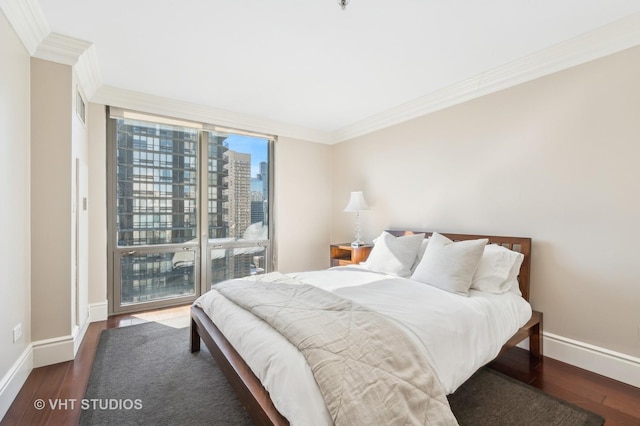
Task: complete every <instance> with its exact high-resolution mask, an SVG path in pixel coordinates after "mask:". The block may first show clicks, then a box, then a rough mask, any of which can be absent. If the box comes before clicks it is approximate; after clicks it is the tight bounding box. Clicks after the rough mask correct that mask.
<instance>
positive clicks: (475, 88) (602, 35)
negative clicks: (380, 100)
mask: <svg viewBox="0 0 640 426" xmlns="http://www.w3.org/2000/svg"><path fill="white" fill-rule="evenodd" d="M638 45H640V13H635V14H633V15H630V16H628V17H627V18H624V19H621V20H619V21H616V22H614V23H612V24H609V25H605V26H603V27H600V28H598V29H596V30H594V31H590V32H588V33H585V34H582V35H580V36H578V37H575V38H573V39H570V40H568V41H565V42H563V43H559V44H557V45H555V46H552V47H551V48H548V49H544V50H542V51H539V52H536V53H534V54H532V55H528V56H525V57H523V58H521V59H518V60H516V61H513V62H510V63H507V64H505V65H503V66H500V67H497V68H494V69H492V70H489V71H486V72H484V73H481V74H479V75H476V76H474V77H471V78H469V79H467V80H464V81H461V82H459V83H456V84H453V85H451V86H449V87H446V88H444V89H441V90H437V91H435V92H432V93H429V94H427V95H424V96H421V97H419V98H417V99H415V100H412V101H409V102H406V103H404V104H402V105H399V106H397V107H394V108H390V109H388V110H386V111H383V112H381V113H379V114H375V115H372V116H370V117H368V118H365V119H364V120H361V121H359V122H357V123H354V124H352V125H349V126H346V127H343V128H341V129H339V130H336V131H334V132H333V133H332V134H331V140H330V142H331V143H334V144H335V143H340V142H343V141H346V140H349V139H353V138H355V137H358V136H362V135H365V134H367V133H371V132H374V131H376V130H380V129H383V128H385V127H389V126H392V125H394V124H399V123H402V122H405V121H408V120H411V119H414V118H417V117H420V116H423V115H426V114H429V113H432V112H435V111H438V110H441V109H444V108H447V107H450V106H453V105H457V104H459V103H462V102H466V101H469V100H472V99H475V98H478V97H480V96H484V95H487V94H490V93H493V92H497V91H499V90H502V89H506V88H508V87H512V86H515V85H518V84H521V83H524V82H527V81H530V80H533V79H536V78H540V77H543V76H545V75H549V74H552V73H555V72H558V71H562V70H564V69H567V68H571V67H574V66H576V65H580V64H583V63H585V62H588V61H592V60H595V59H598V58H601V57H604V56H607V55H611V54H613V53H616V52H620V51H622V50H625V49H628V48H631V47H634V46H638Z"/></svg>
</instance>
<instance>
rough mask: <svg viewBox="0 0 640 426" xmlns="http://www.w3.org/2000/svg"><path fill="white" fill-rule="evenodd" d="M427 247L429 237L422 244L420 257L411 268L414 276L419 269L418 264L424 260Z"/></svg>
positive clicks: (419, 250)
mask: <svg viewBox="0 0 640 426" xmlns="http://www.w3.org/2000/svg"><path fill="white" fill-rule="evenodd" d="M427 245H429V237H427V238H425V239H424V240H422V242H421V243H420V248H419V249H418V255H417V256H416V260H415V261H414V262H413V266H411V273H412V274H413V272H414V271H415V270H416V268H417V267H418V264H419V263H420V261H421V260H422V257H423V256H424V252H425V250H426V249H427Z"/></svg>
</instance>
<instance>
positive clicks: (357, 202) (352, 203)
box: [344, 191, 369, 212]
mask: <svg viewBox="0 0 640 426" xmlns="http://www.w3.org/2000/svg"><path fill="white" fill-rule="evenodd" d="M362 210H369V206H368V205H367V202H366V201H365V200H364V195H362V191H353V192H352V193H351V198H349V204H347V207H345V208H344V211H345V212H359V211H362Z"/></svg>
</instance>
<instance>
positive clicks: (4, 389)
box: [0, 345, 33, 419]
mask: <svg viewBox="0 0 640 426" xmlns="http://www.w3.org/2000/svg"><path fill="white" fill-rule="evenodd" d="M31 370H33V347H32V345H28V346H27V347H26V348H25V350H24V351H23V352H22V354H21V355H20V357H19V358H18V360H17V361H16V362H15V363H14V364H13V365H12V366H11V368H10V369H9V371H8V372H7V374H5V375H4V377H2V379H1V380H0V419H2V418H3V417H4V416H5V414H7V411H9V407H11V404H12V403H13V400H14V399H15V398H16V396H17V395H18V392H20V389H21V388H22V385H24V382H26V381H27V377H29V374H30V373H31Z"/></svg>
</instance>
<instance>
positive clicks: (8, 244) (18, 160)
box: [0, 13, 32, 419]
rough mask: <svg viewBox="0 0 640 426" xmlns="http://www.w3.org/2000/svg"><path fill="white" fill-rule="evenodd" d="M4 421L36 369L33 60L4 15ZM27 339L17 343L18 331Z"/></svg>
mask: <svg viewBox="0 0 640 426" xmlns="http://www.w3.org/2000/svg"><path fill="white" fill-rule="evenodd" d="M0 64H2V65H0V217H1V218H2V219H1V220H0V236H2V238H1V239H0V271H2V276H1V278H0V419H1V418H2V417H3V416H4V414H5V412H6V411H7V409H8V408H9V405H10V404H11V401H12V400H13V398H14V396H15V395H16V394H17V392H18V390H19V389H20V386H22V383H24V381H25V380H26V378H27V375H28V374H29V371H30V369H31V363H32V360H31V358H30V346H29V344H30V343H31V300H30V299H31V287H30V280H31V277H30V275H31V262H30V249H31V246H30V240H31V238H30V235H31V230H30V199H29V191H30V175H29V161H30V146H29V140H30V128H29V108H30V95H29V93H30V85H29V68H30V58H29V54H28V53H27V51H26V50H25V49H24V47H23V45H22V43H21V42H20V40H19V39H18V37H17V36H16V34H15V33H14V31H13V29H12V28H11V26H10V25H9V23H8V21H7V20H6V18H5V16H4V14H3V13H0ZM17 324H22V338H21V339H19V340H18V341H17V342H15V343H14V342H13V327H14V326H16V325H17Z"/></svg>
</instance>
